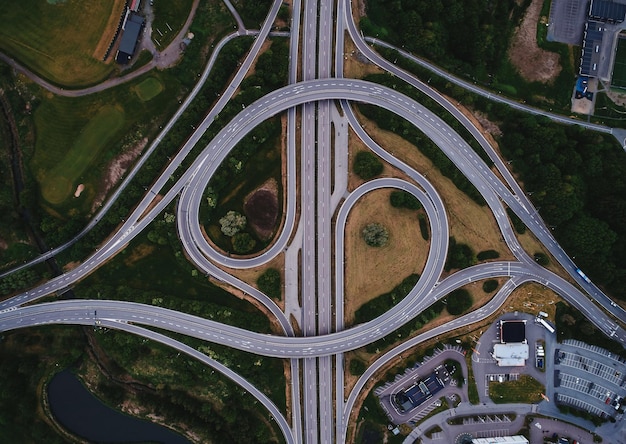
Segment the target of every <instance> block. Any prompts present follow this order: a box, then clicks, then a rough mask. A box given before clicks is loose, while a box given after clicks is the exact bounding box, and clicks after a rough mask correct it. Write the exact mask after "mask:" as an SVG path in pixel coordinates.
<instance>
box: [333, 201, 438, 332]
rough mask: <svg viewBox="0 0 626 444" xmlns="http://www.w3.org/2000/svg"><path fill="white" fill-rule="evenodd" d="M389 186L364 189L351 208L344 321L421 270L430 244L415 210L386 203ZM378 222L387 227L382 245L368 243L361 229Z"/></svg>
mask: <svg viewBox="0 0 626 444" xmlns="http://www.w3.org/2000/svg"><path fill="white" fill-rule="evenodd" d="M391 191H392V190H387V189H383V190H376V191H372V192H370V193H367V194H366V195H365V196H363V197H362V198H361V199H360V201H359V202H358V203H357V204H356V205H355V206H354V208H352V211H351V213H350V215H349V216H348V221H347V223H346V232H345V258H346V259H345V268H346V273H345V276H346V277H345V279H346V291H345V296H344V297H345V313H346V319H345V321H346V324H347V325H349V324H351V323H352V322H353V320H354V312H355V311H356V310H357V309H358V308H359V307H360V306H361V305H363V304H364V303H365V302H367V301H369V300H370V299H372V298H375V297H377V296H379V295H381V294H383V293H386V292H388V291H390V290H392V289H393V288H394V287H395V286H396V285H398V284H399V283H400V282H401V281H402V279H404V278H405V277H407V276H409V275H410V274H412V273H421V272H422V270H423V268H424V265H425V264H426V258H427V257H428V252H429V248H430V244H429V242H427V241H425V240H424V239H423V238H422V236H421V234H420V229H419V223H418V220H417V211H410V210H406V209H398V208H394V207H392V206H391V205H390V204H389V195H390V194H391ZM370 222H378V223H380V224H382V225H383V226H385V227H386V228H387V229H388V230H389V242H388V243H387V245H385V246H384V247H378V248H377V247H370V246H368V245H367V244H366V243H365V241H364V240H363V239H362V237H361V230H362V229H363V227H364V226H365V225H366V224H368V223H370Z"/></svg>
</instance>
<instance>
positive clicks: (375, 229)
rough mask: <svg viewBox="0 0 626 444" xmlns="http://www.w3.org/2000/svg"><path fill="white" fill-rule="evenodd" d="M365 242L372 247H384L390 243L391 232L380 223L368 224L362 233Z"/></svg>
mask: <svg viewBox="0 0 626 444" xmlns="http://www.w3.org/2000/svg"><path fill="white" fill-rule="evenodd" d="M361 235H362V236H363V240H364V241H365V243H366V244H367V245H369V246H370V247H383V246H385V245H387V242H389V231H387V228H385V227H384V226H383V225H381V224H379V223H371V224H367V225H366V226H365V228H363V231H362V232H361Z"/></svg>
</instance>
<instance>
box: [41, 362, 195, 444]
mask: <svg viewBox="0 0 626 444" xmlns="http://www.w3.org/2000/svg"><path fill="white" fill-rule="evenodd" d="M48 399H49V402H50V409H51V410H52V414H53V415H54V417H55V419H56V420H57V421H58V422H59V423H60V424H62V425H63V427H65V428H66V429H67V430H68V431H70V432H71V433H73V434H74V435H76V436H80V437H81V438H84V439H87V440H89V441H91V442H95V443H106V444H114V443H145V442H150V443H161V444H191V443H190V441H189V440H187V439H186V438H184V437H183V436H181V435H179V434H178V433H176V432H174V431H172V430H170V429H168V428H166V427H163V426H161V425H158V424H154V423H152V422H149V421H145V420H142V419H137V418H133V417H132V416H128V415H125V414H124V413H121V412H119V411H117V410H114V409H112V408H110V407H109V406H107V405H105V404H103V403H102V402H101V401H100V400H99V399H98V398H96V397H95V396H94V395H92V394H91V392H89V390H87V388H86V387H85V386H84V385H83V384H82V383H81V381H80V380H79V379H78V378H77V377H76V376H75V375H74V374H73V373H72V372H70V371H69V370H64V371H62V372H61V373H58V374H56V375H55V376H54V377H53V378H52V380H51V381H50V384H49V385H48Z"/></svg>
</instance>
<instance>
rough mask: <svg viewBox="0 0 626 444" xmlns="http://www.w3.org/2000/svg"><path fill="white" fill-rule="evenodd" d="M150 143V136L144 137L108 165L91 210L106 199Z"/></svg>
mask: <svg viewBox="0 0 626 444" xmlns="http://www.w3.org/2000/svg"><path fill="white" fill-rule="evenodd" d="M147 144H148V138H147V137H144V138H143V139H141V141H140V142H139V143H137V144H136V145H135V146H134V147H133V148H132V149H131V150H128V151H126V152H125V153H122V154H120V155H119V156H117V157H116V158H115V159H113V160H112V161H111V163H110V164H109V166H108V167H107V174H106V177H105V178H104V180H103V182H104V183H103V184H102V186H101V187H100V192H99V193H98V194H97V195H96V197H95V198H94V201H93V205H92V206H91V212H92V213H93V212H94V211H95V210H96V208H98V207H99V206H100V204H101V203H102V202H103V201H104V199H105V197H106V195H107V194H108V193H109V191H110V190H111V188H113V187H114V186H115V185H116V184H117V182H118V181H119V180H120V179H121V178H122V176H124V173H125V172H126V170H128V168H130V167H131V165H132V164H133V163H134V161H135V159H136V158H137V157H138V156H139V154H141V152H142V151H143V149H144V148H145V147H146V145H147Z"/></svg>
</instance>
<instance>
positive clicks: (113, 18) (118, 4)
mask: <svg viewBox="0 0 626 444" xmlns="http://www.w3.org/2000/svg"><path fill="white" fill-rule="evenodd" d="M125 3H126V1H125V0H114V3H113V6H112V7H111V15H109V19H108V20H107V24H106V26H105V27H104V30H103V31H102V35H101V36H100V41H98V44H97V45H96V48H95V49H94V50H93V54H92V56H93V58H94V59H97V60H102V57H104V53H105V52H106V50H107V48H108V47H109V45H110V44H111V40H113V37H114V36H115V31H116V30H117V25H118V24H119V22H120V14H121V13H122V10H123V8H124V4H125ZM111 52H113V51H111Z"/></svg>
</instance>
